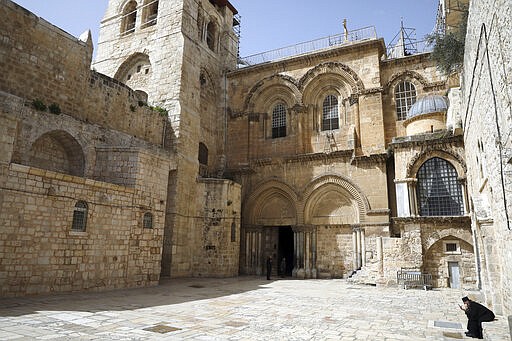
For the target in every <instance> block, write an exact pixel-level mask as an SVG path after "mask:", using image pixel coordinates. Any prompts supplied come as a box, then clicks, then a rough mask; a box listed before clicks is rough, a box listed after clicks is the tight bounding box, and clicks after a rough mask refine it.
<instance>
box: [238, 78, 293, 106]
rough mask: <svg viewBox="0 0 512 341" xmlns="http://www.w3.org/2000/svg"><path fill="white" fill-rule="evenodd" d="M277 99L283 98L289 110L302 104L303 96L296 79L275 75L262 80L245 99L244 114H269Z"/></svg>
mask: <svg viewBox="0 0 512 341" xmlns="http://www.w3.org/2000/svg"><path fill="white" fill-rule="evenodd" d="M276 97H282V100H283V101H284V102H285V103H286V104H287V105H288V107H289V108H291V107H293V106H294V105H296V104H297V105H301V104H302V94H301V92H300V91H299V88H298V86H297V82H296V81H295V79H293V78H292V77H290V76H285V75H273V76H270V77H267V78H264V79H262V80H261V81H259V82H258V83H256V84H255V85H254V86H253V87H252V88H251V90H250V91H249V93H248V94H247V96H246V98H245V103H244V112H259V113H263V112H267V111H268V108H269V107H270V106H272V104H273V102H274V101H275V98H276Z"/></svg>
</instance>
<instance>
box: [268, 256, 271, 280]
mask: <svg viewBox="0 0 512 341" xmlns="http://www.w3.org/2000/svg"><path fill="white" fill-rule="evenodd" d="M271 273H272V256H269V257H268V258H267V279H270V274H271Z"/></svg>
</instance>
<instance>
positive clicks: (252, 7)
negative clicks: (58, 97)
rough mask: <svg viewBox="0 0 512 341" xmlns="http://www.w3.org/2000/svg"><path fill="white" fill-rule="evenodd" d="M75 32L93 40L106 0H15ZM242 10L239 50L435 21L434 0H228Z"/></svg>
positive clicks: (422, 29)
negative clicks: (88, 33) (345, 30)
mask: <svg viewBox="0 0 512 341" xmlns="http://www.w3.org/2000/svg"><path fill="white" fill-rule="evenodd" d="M14 2H16V3H18V4H19V5H21V6H23V7H25V8H27V9H28V10H30V11H32V12H34V13H35V14H37V15H38V16H40V17H43V18H44V19H46V20H48V21H49V22H51V23H52V24H54V25H56V26H58V27H60V28H62V29H63V30H64V31H67V32H69V33H71V34H72V35H74V36H77V37H78V36H79V35H80V34H81V33H83V32H84V31H86V30H87V29H91V31H92V35H93V39H94V46H95V47H96V41H97V40H98V28H99V22H100V20H101V19H102V17H103V14H104V12H105V9H106V7H107V3H108V0H15V1H14ZM231 3H232V4H233V5H234V6H235V7H236V8H237V9H238V11H239V12H240V15H241V16H242V25H241V32H242V33H241V34H242V38H241V44H240V54H241V55H242V56H247V55H251V54H254V53H258V52H264V51H267V50H272V49H275V48H279V47H284V46H288V45H292V44H295V43H300V42H303V41H308V40H313V39H316V38H322V37H326V36H329V35H332V34H336V33H341V32H343V26H342V21H343V19H344V18H346V19H347V21H348V29H349V30H353V29H357V28H362V27H366V26H375V27H376V29H377V34H378V36H379V37H383V38H384V39H385V41H386V44H388V43H389V42H390V41H391V39H393V37H394V36H395V35H396V33H397V32H398V30H399V28H400V19H401V18H403V19H404V26H406V27H412V28H416V35H417V38H418V40H421V39H422V38H423V37H424V36H425V35H426V34H428V33H430V32H431V30H432V28H433V27H434V23H435V18H436V11H437V4H438V1H437V0H389V1H385V0H355V1H354V0H351V1H347V0H316V1H314V0H259V1H256V0H231Z"/></svg>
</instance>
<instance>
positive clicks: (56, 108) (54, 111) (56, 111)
mask: <svg viewBox="0 0 512 341" xmlns="http://www.w3.org/2000/svg"><path fill="white" fill-rule="evenodd" d="M48 110H49V111H50V112H51V113H52V114H55V115H58V114H60V113H61V112H62V111H61V110H60V107H59V105H58V104H57V103H52V104H50V106H49V107H48Z"/></svg>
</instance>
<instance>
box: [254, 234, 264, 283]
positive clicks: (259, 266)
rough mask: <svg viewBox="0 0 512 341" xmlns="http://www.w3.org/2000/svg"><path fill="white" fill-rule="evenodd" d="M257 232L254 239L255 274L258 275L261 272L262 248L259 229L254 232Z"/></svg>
mask: <svg viewBox="0 0 512 341" xmlns="http://www.w3.org/2000/svg"><path fill="white" fill-rule="evenodd" d="M256 233H257V236H256V238H257V239H256V241H257V243H256V244H257V258H256V259H257V264H256V269H257V271H256V274H257V275H258V276H261V275H262V274H263V264H264V263H263V262H262V258H261V257H263V250H262V247H261V246H262V244H261V234H262V233H261V231H258V232H256Z"/></svg>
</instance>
